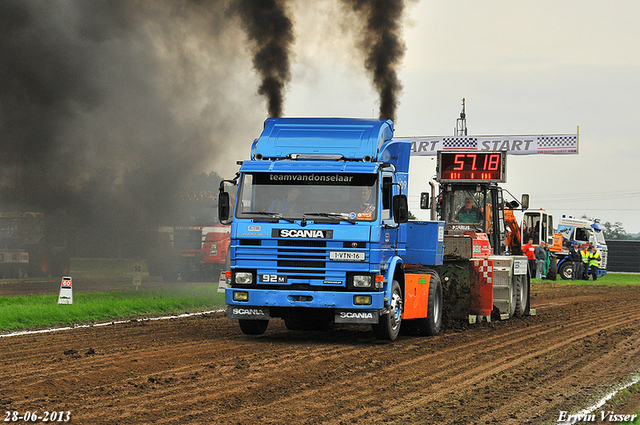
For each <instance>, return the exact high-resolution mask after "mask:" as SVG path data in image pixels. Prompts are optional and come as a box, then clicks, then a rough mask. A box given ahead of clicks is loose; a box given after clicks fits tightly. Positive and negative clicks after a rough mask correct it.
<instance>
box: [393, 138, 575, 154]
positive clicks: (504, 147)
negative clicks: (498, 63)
mask: <svg viewBox="0 0 640 425" xmlns="http://www.w3.org/2000/svg"><path fill="white" fill-rule="evenodd" d="M578 139H579V135H578V134H546V135H545V134H543V135H539V136H458V137H452V136H440V137H394V140H409V141H410V142H411V155H412V156H430V155H437V154H438V151H455V150H460V151H478V152H500V151H506V152H507V154H509V155H537V154H563V155H566V154H577V153H578Z"/></svg>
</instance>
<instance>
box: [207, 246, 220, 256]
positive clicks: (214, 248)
mask: <svg viewBox="0 0 640 425" xmlns="http://www.w3.org/2000/svg"><path fill="white" fill-rule="evenodd" d="M216 255H218V244H217V243H212V244H211V251H209V257H215V256H216Z"/></svg>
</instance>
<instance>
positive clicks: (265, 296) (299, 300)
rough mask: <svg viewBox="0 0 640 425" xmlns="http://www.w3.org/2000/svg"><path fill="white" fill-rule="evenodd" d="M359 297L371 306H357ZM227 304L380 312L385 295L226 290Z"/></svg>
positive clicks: (376, 293) (380, 293) (370, 293)
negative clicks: (241, 297) (242, 297)
mask: <svg viewBox="0 0 640 425" xmlns="http://www.w3.org/2000/svg"><path fill="white" fill-rule="evenodd" d="M238 291H241V292H245V293H247V300H246V301H235V300H234V299H233V298H234V297H233V293H234V292H238ZM359 295H366V296H370V297H371V304H366V305H362V304H356V303H355V298H356V296H359ZM225 302H226V304H227V305H233V306H245V307H247V306H255V307H305V308H334V309H349V310H380V309H382V308H383V307H384V293H382V292H335V291H300V290H293V291H283V290H272V289H249V288H247V289H245V288H237V287H236V288H227V289H225Z"/></svg>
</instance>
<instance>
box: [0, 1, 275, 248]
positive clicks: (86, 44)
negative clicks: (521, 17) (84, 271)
mask: <svg viewBox="0 0 640 425" xmlns="http://www.w3.org/2000/svg"><path fill="white" fill-rule="evenodd" d="M230 16H231V15H230V5H229V1H223V0H218V1H216V0H210V1H199V0H191V1H188V0H164V1H162V2H149V1H146V0H128V1H111V0H92V1H85V0H50V1H42V2H40V1H22V0H3V1H1V2H0V58H2V59H1V60H0V81H2V84H0V152H1V154H0V208H1V209H4V210H9V209H15V210H23V211H24V210H28V211H33V210H37V211H42V212H45V214H47V216H49V217H56V216H58V217H64V220H63V221H64V226H67V227H69V228H71V227H73V228H88V229H94V230H96V234H97V232H98V231H100V232H101V234H105V233H106V234H116V233H118V234H127V233H130V232H128V230H130V229H139V228H148V229H153V228H154V226H157V223H158V222H159V221H160V217H161V216H162V215H163V213H164V212H165V210H166V209H167V208H171V207H170V205H171V202H170V200H171V199H173V196H174V195H175V193H176V192H177V191H178V190H180V189H182V188H183V184H184V183H185V182H186V181H188V180H189V178H190V177H191V176H192V175H193V174H194V173H199V172H202V171H208V170H210V169H211V168H208V167H211V166H212V163H213V162H215V160H216V158H217V157H218V156H220V155H222V154H225V153H227V151H226V149H227V147H228V145H229V141H230V140H234V139H236V137H234V136H237V134H234V131H236V132H237V131H238V130H237V129H238V128H242V127H246V125H247V120H250V119H251V117H252V115H251V114H252V113H253V114H254V115H259V117H257V119H256V120H255V121H252V123H259V122H260V121H261V120H262V118H263V117H262V116H261V115H262V114H259V112H258V113H254V112H251V111H250V110H249V109H248V108H247V107H246V106H245V105H246V104H247V103H249V102H248V101H247V99H250V98H251V93H249V92H248V93H247V94H246V95H244V94H243V93H242V91H240V90H238V89H237V87H238V86H239V85H240V84H239V83H238V81H242V82H244V81H245V80H246V78H247V76H248V75H250V73H251V70H249V71H248V72H247V73H245V74H243V72H244V68H245V67H246V66H245V64H243V63H242V62H241V60H239V59H238V51H241V50H242V47H243V44H244V43H243V42H242V41H236V40H241V39H242V37H241V35H242V33H241V30H240V28H237V25H233V22H232V21H233V20H232V19H230ZM236 75H239V76H236ZM234 78H235V80H234ZM221 81H224V82H225V83H226V84H224V83H222V84H221ZM243 96H245V97H244V98H243ZM237 117H242V118H237ZM240 119H242V121H240ZM258 125H259V124H258ZM239 139H240V140H242V138H239ZM239 149H242V152H243V153H244V151H245V149H248V146H247V147H246V148H245V147H244V146H242V147H239ZM234 156H235V155H234ZM233 168H235V167H233ZM220 174H223V173H220ZM156 228H157V227H156ZM94 242H95V243H96V245H99V244H101V243H102V244H104V242H105V241H104V240H96V241H94ZM77 255H83V253H77Z"/></svg>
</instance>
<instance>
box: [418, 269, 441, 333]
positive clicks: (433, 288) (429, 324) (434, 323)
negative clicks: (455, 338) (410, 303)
mask: <svg viewBox="0 0 640 425" xmlns="http://www.w3.org/2000/svg"><path fill="white" fill-rule="evenodd" d="M430 274H431V283H429V305H428V307H427V317H426V318H424V319H420V324H419V325H418V326H419V328H418V329H419V330H418V333H419V334H420V335H421V336H435V335H438V334H439V333H440V328H442V308H443V298H442V282H441V281H440V277H439V276H438V274H437V273H436V272H431V273H430Z"/></svg>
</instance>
